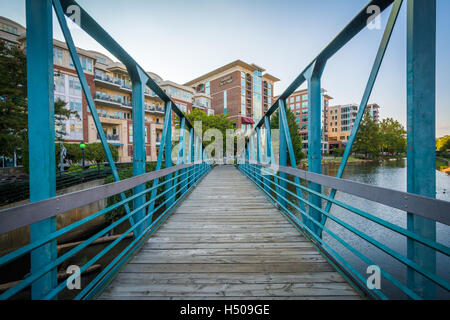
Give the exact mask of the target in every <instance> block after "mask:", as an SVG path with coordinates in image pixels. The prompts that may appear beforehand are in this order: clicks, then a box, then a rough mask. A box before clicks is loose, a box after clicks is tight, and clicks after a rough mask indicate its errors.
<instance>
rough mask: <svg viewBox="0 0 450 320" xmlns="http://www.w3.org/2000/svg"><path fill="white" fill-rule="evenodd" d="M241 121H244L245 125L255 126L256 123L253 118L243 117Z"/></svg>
mask: <svg viewBox="0 0 450 320" xmlns="http://www.w3.org/2000/svg"><path fill="white" fill-rule="evenodd" d="M241 121H242V123H245V124H255V121H253V119H252V118H248V117H241Z"/></svg>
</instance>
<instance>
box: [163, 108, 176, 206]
mask: <svg viewBox="0 0 450 320" xmlns="http://www.w3.org/2000/svg"><path fill="white" fill-rule="evenodd" d="M166 117H169V119H168V121H167V122H166V123H167V128H166V130H167V134H166V137H165V138H166V139H165V140H164V141H163V143H164V157H165V164H166V166H165V167H166V168H170V167H172V102H171V101H169V102H166ZM166 179H167V180H169V179H172V174H169V175H167V176H166ZM172 185H173V182H168V183H166V184H165V189H166V191H167V190H169V189H171V188H172ZM174 193H175V192H174V191H173V190H171V191H168V192H167V193H166V201H167V202H166V208H169V207H170V206H171V205H172V204H173V203H174V201H175V199H174V198H172V196H173V195H174Z"/></svg>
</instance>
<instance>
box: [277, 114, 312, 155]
mask: <svg viewBox="0 0 450 320" xmlns="http://www.w3.org/2000/svg"><path fill="white" fill-rule="evenodd" d="M286 118H287V123H288V126H289V133H290V135H291V141H292V146H293V148H294V153H295V161H297V163H300V161H301V160H302V159H303V158H304V157H305V154H304V153H303V151H302V149H303V142H302V137H301V135H300V128H299V127H298V124H297V120H296V117H295V115H294V113H293V112H292V110H291V109H289V108H286ZM270 128H271V129H279V128H280V125H279V111H277V112H275V113H274V114H273V115H272V117H271V119H270ZM280 134H281V132H280ZM288 163H289V162H288Z"/></svg>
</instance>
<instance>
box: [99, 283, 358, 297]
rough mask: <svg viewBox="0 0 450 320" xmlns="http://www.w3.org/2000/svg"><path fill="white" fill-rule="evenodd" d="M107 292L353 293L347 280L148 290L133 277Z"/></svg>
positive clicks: (219, 294) (222, 294) (173, 294)
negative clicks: (127, 283) (131, 281)
mask: <svg viewBox="0 0 450 320" xmlns="http://www.w3.org/2000/svg"><path fill="white" fill-rule="evenodd" d="M105 293H106V294H108V293H110V294H114V295H116V296H135V295H137V296H171V297H179V296H190V297H198V296H205V295H207V296H216V297H218V298H220V297H227V296H229V297H241V296H259V297H264V296H266V297H272V296H290V295H294V296H300V297H301V296H310V297H311V296H322V295H327V296H348V295H351V294H353V293H354V291H353V289H351V288H350V287H349V286H348V284H346V283H287V284H286V283H265V284H259V283H256V284H198V285H195V284H181V285H178V284H171V285H164V284H163V285H161V284H154V285H152V288H151V290H148V288H147V285H146V284H143V283H142V282H140V281H136V282H134V283H133V284H131V285H129V286H128V285H125V284H123V283H120V282H117V284H116V283H113V284H112V285H110V286H109V287H108V288H107V290H106V292H105Z"/></svg>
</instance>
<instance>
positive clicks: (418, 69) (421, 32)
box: [407, 0, 436, 299]
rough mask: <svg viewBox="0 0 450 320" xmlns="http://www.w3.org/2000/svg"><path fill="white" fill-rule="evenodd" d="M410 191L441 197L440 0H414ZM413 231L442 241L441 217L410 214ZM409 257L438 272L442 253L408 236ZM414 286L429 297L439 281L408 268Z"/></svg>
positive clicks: (411, 13)
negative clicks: (438, 225)
mask: <svg viewBox="0 0 450 320" xmlns="http://www.w3.org/2000/svg"><path fill="white" fill-rule="evenodd" d="M407 25H408V31H407V32H408V44H407V49H408V50H407V52H408V53H407V60H408V70H407V71H408V77H407V81H408V83H407V89H408V90H407V92H408V97H407V103H408V105H407V109H408V110H407V112H408V117H407V118H408V121H407V131H408V134H407V135H408V138H407V139H408V144H407V146H408V148H407V156H408V161H407V163H408V164H407V183H408V192H411V193H415V194H420V195H423V196H426V197H430V198H435V197H436V169H435V165H436V150H435V148H436V140H435V135H436V0H408V23H407ZM407 227H408V230H410V231H412V232H415V233H417V234H418V235H420V236H423V237H426V238H428V239H430V240H432V241H436V222H434V221H432V220H429V219H426V218H422V217H419V216H416V215H413V214H408V218H407ZM407 255H408V258H410V259H411V260H413V261H415V262H416V263H417V264H418V265H419V266H421V267H423V268H425V269H426V270H427V271H428V272H431V273H435V272H436V252H435V251H434V250H433V249H430V248H428V247H426V246H424V245H422V244H419V243H417V242H415V241H414V240H411V239H408V249H407ZM408 286H409V287H411V288H412V289H413V290H414V291H415V292H417V293H418V294H419V295H420V296H422V297H423V298H425V299H435V298H436V286H435V285H434V284H433V283H431V281H429V280H428V279H425V278H424V277H422V276H420V275H419V274H417V273H416V272H415V271H414V270H412V269H408Z"/></svg>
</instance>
